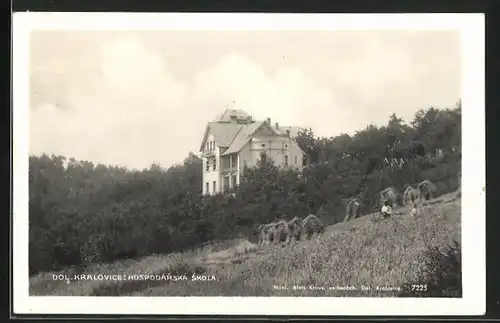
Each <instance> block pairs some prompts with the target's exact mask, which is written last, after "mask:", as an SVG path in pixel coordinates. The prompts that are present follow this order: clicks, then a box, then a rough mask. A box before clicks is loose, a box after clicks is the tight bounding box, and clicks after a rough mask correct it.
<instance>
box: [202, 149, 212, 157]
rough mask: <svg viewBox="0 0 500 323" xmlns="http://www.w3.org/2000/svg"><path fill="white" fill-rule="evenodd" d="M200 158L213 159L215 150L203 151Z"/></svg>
mask: <svg viewBox="0 0 500 323" xmlns="http://www.w3.org/2000/svg"><path fill="white" fill-rule="evenodd" d="M201 156H202V157H206V158H210V157H215V149H210V150H204V151H203V152H202V154H201Z"/></svg>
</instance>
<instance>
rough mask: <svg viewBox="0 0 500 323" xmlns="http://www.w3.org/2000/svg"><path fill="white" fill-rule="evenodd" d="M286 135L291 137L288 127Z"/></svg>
mask: <svg viewBox="0 0 500 323" xmlns="http://www.w3.org/2000/svg"><path fill="white" fill-rule="evenodd" d="M286 136H287V137H290V130H288V129H287V130H286Z"/></svg>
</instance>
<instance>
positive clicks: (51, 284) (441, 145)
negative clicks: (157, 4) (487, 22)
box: [12, 13, 485, 315]
mask: <svg viewBox="0 0 500 323" xmlns="http://www.w3.org/2000/svg"><path fill="white" fill-rule="evenodd" d="M16 16H17V17H16ZM406 16H407V18H405V17H406ZM392 18H394V19H392ZM13 21H14V22H13V28H14V54H13V55H14V56H13V57H14V67H13V79H14V83H13V84H14V104H13V115H14V123H13V124H14V136H13V138H14V140H13V142H14V143H13V145H14V146H13V147H14V148H13V150H14V164H13V165H14V166H13V167H14V175H13V186H14V208H13V209H14V211H13V219H12V220H13V232H14V246H13V248H14V249H13V257H14V258H13V274H14V287H13V288H14V302H15V305H14V308H15V309H16V308H19V309H22V311H25V313H65V314H70V313H78V311H80V312H81V313H109V314H122V313H124V314H126V313H128V314H141V313H142V314H153V313H152V312H151V311H152V310H154V311H162V312H161V313H162V314H173V313H177V314H190V313H191V314H268V315H271V314H277V315H297V314H305V315H325V314H328V315H336V314H349V315H366V314H377V313H378V314H385V315H387V314H401V315H405V314H412V315H419V314H434V315H440V314H442V315H443V314H446V315H449V314H459V313H462V312H463V313H464V314H480V313H481V312H484V309H485V305H484V295H483V294H484V285H485V278H484V277H485V268H484V243H485V242H484V222H485V219H484V218H485V211H484V210H485V205H484V204H485V201H484V199H485V194H484V189H485V179H484V173H485V171H484V17H483V16H482V15H470V14H461V15H460V14H446V15H432V14H425V15H424V14H421V15H404V14H397V15H396V14H394V15H375V14H370V15H332V14H325V15H310V14H303V15H302V14H301V15H297V14H295V15H290V14H272V15H269V14H259V15H256V14H253V15H252V14H156V15H153V14H151V15H148V14H114V13H109V14H90V13H88V14H83V13H80V14H78V13H72V14H70V13H59V14H57V13H44V14H31V13H25V14H15V15H14V18H13ZM16 32H17V33H16ZM474 41H475V42H476V43H473V42H474ZM16 44H17V45H16ZM474 44H475V45H474ZM462 174H464V177H463V178H462ZM462 190H463V192H462ZM462 255H464V256H462ZM16 295H17V296H16ZM48 296H50V297H48ZM99 296H106V297H104V298H103V297H99ZM82 297H85V298H82ZM21 303H23V304H21ZM160 304H163V305H160ZM169 304H170V305H169ZM141 306H142V307H141ZM418 308H420V310H421V312H420V313H419V312H418V311H417V310H418ZM424 311H425V312H424ZM155 313H159V312H155Z"/></svg>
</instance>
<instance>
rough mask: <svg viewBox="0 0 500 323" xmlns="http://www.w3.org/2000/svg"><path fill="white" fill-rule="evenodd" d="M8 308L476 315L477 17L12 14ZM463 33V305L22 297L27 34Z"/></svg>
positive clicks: (481, 275)
mask: <svg viewBox="0 0 500 323" xmlns="http://www.w3.org/2000/svg"><path fill="white" fill-rule="evenodd" d="M12 20H13V24H12V26H13V53H12V57H13V150H12V151H13V221H12V223H13V258H12V261H13V284H12V286H11V288H13V296H14V297H13V302H14V304H13V305H14V306H13V308H14V312H15V313H16V314H135V315H139V314H193V315H194V314H198V315H202V314H220V315H222V314H228V315H252V314H253V315H480V314H484V312H485V309H486V305H485V303H486V301H485V299H486V295H485V294H486V292H485V285H486V269H485V266H486V265H485V261H486V260H485V259H486V257H485V214H486V209H485V186H486V185H485V136H484V134H485V116H484V110H485V74H484V71H485V30H484V21H485V19H484V15H483V14H256V13H218V14H216V13H213V14H210V13H208V14H205V13H168V14H166V13H160V14H139V13H28V12H26V13H15V14H14V15H13V19H12ZM40 29H45V30H49V29H52V30H62V31H63V30H83V29H85V30H103V29H107V30H112V29H114V30H122V29H128V30H162V29H178V30H180V29H190V30H202V29H213V30H215V29H219V30H225V29H247V30H251V29H255V30H256V29H267V30H278V29H295V30H314V29H317V30H328V29H329V30H333V29H350V30H363V29H392V30H394V29H415V30H438V29H439V30H460V31H461V35H462V38H461V41H462V43H461V58H462V71H461V72H462V80H461V82H462V83H461V85H462V113H463V117H462V133H463V138H462V147H463V148H462V149H463V157H462V158H463V159H462V161H463V172H462V174H463V176H462V181H463V182H462V183H463V184H462V277H463V298H461V299H439V298H359V297H353V298H335V297H56V296H49V297H42V296H36V297H35V296H29V288H28V285H29V279H28V277H29V275H28V238H29V233H28V192H29V190H28V147H29V93H30V92H29V62H30V60H29V51H30V49H29V44H30V42H29V34H30V31H33V30H40Z"/></svg>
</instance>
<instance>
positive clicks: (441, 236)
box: [30, 194, 461, 297]
mask: <svg viewBox="0 0 500 323" xmlns="http://www.w3.org/2000/svg"><path fill="white" fill-rule="evenodd" d="M460 202H461V200H460V199H456V198H454V195H453V194H447V195H443V196H441V197H439V199H437V200H434V201H429V203H427V204H425V205H423V206H422V208H421V209H420V211H419V214H417V215H416V216H413V215H411V214H410V212H409V210H408V209H407V208H405V207H403V208H400V209H397V210H395V214H394V216H393V217H391V218H389V219H387V220H374V218H373V217H372V215H366V216H363V217H361V218H358V219H355V220H352V221H349V222H345V223H340V224H336V225H332V226H329V227H327V229H326V231H325V233H324V234H322V235H321V236H319V237H317V238H314V239H311V240H306V241H299V242H296V243H292V244H290V245H287V246H265V247H261V246H257V245H255V244H252V243H251V242H249V241H247V240H245V239H239V240H235V241H228V242H225V243H224V244H222V245H216V244H214V245H210V246H206V247H203V248H199V249H196V250H192V251H189V252H184V253H176V254H169V255H151V256H149V257H146V258H142V259H137V260H127V261H119V262H115V263H112V264H96V265H92V266H89V267H87V268H71V269H67V270H63V271H60V272H53V273H41V274H38V275H35V276H33V277H31V278H30V295H60V296H63V295H64V296H69V295H72V296H344V297H345V296H348V297H369V296H375V297H394V296H399V297H404V296H411V297H418V296H421V297H425V296H433V297H461V256H460V255H461V253H460V242H461V207H460ZM193 273H194V274H195V277H193ZM54 274H61V275H68V276H69V277H73V276H72V275H74V274H92V275H99V274H100V275H113V274H120V275H140V274H145V275H151V274H154V275H157V276H158V278H161V279H159V280H141V279H137V277H136V279H134V280H113V279H107V280H99V279H94V280H74V281H70V282H67V281H66V280H54V279H53V278H52V276H53V275H54ZM193 278H195V279H193Z"/></svg>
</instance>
